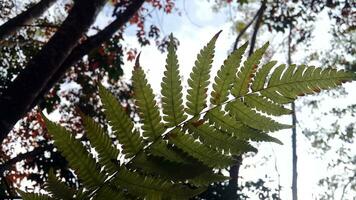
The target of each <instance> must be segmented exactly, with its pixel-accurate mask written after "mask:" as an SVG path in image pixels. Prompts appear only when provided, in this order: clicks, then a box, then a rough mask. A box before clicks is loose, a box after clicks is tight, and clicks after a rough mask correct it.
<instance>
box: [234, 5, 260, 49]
mask: <svg viewBox="0 0 356 200" xmlns="http://www.w3.org/2000/svg"><path fill="white" fill-rule="evenodd" d="M265 6H266V5H264V6H263V4H262V5H261V7H260V9H258V11H257V12H256V14H255V16H254V17H253V18H252V20H251V21H250V22H249V23H248V24H247V25H246V26H245V27H244V28H243V29H242V30H241V31H240V33H239V35H238V36H237V37H236V39H235V42H234V46H233V48H232V49H233V50H236V49H237V45H238V43H239V41H240V39H241V37H242V36H243V35H244V34H245V32H246V31H247V29H248V28H250V26H251V25H252V23H253V22H254V21H255V20H256V19H257V17H258V16H260V15H261V12H262V11H263V10H264V9H265V8H264V7H265Z"/></svg>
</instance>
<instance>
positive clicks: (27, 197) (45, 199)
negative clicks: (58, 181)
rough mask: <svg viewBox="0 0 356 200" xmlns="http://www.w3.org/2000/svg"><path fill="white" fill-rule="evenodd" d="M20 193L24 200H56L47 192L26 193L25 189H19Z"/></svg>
mask: <svg viewBox="0 0 356 200" xmlns="http://www.w3.org/2000/svg"><path fill="white" fill-rule="evenodd" d="M18 193H19V194H20V196H21V197H22V199H23V200H54V198H51V197H49V196H48V195H45V194H35V193H26V192H23V191H18Z"/></svg>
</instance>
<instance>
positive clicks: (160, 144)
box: [150, 141, 187, 163]
mask: <svg viewBox="0 0 356 200" xmlns="http://www.w3.org/2000/svg"><path fill="white" fill-rule="evenodd" d="M150 153H152V155H154V156H158V157H161V158H164V159H166V160H167V161H171V162H177V163H187V160H186V159H184V158H183V157H182V156H181V155H180V154H178V153H177V152H175V151H174V150H173V149H172V148H169V147H168V144H166V142H165V141H157V142H155V143H154V144H152V145H151V148H150Z"/></svg>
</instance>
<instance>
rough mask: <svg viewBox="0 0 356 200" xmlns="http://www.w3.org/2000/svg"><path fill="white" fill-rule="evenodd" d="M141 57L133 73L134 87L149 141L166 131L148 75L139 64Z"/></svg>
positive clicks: (144, 129)
mask: <svg viewBox="0 0 356 200" xmlns="http://www.w3.org/2000/svg"><path fill="white" fill-rule="evenodd" d="M139 59H140V57H139V56H138V57H137V58H136V64H135V67H134V70H133V71H132V85H133V88H134V96H135V103H136V105H137V107H138V111H139V115H140V118H141V122H142V123H143V125H142V130H143V136H145V137H146V138H147V140H149V141H154V140H155V139H156V138H159V137H160V136H161V134H162V133H163V132H164V131H165V129H164V126H163V124H162V123H161V116H160V113H159V110H158V106H157V103H156V101H155V100H154V97H155V96H154V94H153V91H152V88H151V85H150V84H148V83H147V79H146V75H145V72H144V71H143V69H142V68H141V66H140V63H139Z"/></svg>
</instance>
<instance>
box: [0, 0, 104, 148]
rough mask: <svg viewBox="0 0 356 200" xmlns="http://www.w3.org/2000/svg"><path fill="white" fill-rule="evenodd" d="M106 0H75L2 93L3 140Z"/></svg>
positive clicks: (0, 127)
mask: <svg viewBox="0 0 356 200" xmlns="http://www.w3.org/2000/svg"><path fill="white" fill-rule="evenodd" d="M105 2H106V0H76V1H75V4H74V7H73V8H72V10H71V11H70V13H69V15H68V17H67V18H66V19H65V21H64V22H63V24H62V25H61V27H60V28H59V29H58V31H57V32H56V33H55V34H54V36H53V37H52V38H51V39H50V40H49V42H48V43H47V44H46V45H45V46H44V47H43V48H42V49H41V51H40V52H39V53H38V54H37V55H36V56H35V57H34V58H33V59H32V60H30V61H29V63H28V64H27V66H26V68H25V69H24V70H23V71H22V72H21V73H20V74H19V75H18V76H17V77H16V79H15V80H14V81H13V82H12V83H10V85H9V86H8V88H7V89H6V90H5V91H4V93H3V94H2V95H1V96H0V142H2V141H3V139H4V138H5V137H6V136H7V134H8V133H9V131H10V130H11V129H12V128H13V126H14V125H15V123H16V122H17V121H18V120H19V119H20V118H21V117H22V116H23V115H24V114H25V113H26V112H27V111H28V110H30V109H31V106H33V102H34V100H36V99H37V97H38V95H40V94H41V91H42V90H43V89H44V88H46V87H47V84H48V83H49V81H50V79H51V78H52V76H53V75H54V74H55V73H56V72H57V70H58V69H59V68H60V66H61V65H62V64H63V62H65V60H66V59H67V58H68V56H69V55H70V53H71V52H72V50H73V49H74V48H75V46H76V45H77V44H78V41H79V39H80V38H81V37H82V35H83V34H84V33H86V32H87V30H88V29H89V27H90V26H91V24H92V23H93V22H94V20H95V18H96V16H97V14H98V12H99V11H100V10H101V8H102V7H103V6H104V4H105Z"/></svg>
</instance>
